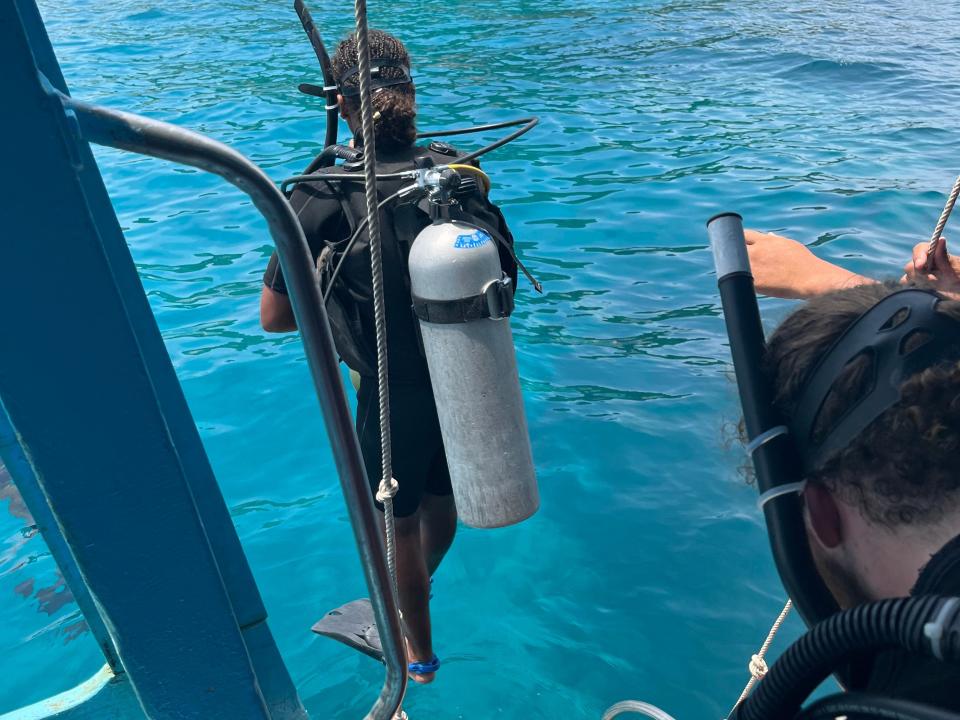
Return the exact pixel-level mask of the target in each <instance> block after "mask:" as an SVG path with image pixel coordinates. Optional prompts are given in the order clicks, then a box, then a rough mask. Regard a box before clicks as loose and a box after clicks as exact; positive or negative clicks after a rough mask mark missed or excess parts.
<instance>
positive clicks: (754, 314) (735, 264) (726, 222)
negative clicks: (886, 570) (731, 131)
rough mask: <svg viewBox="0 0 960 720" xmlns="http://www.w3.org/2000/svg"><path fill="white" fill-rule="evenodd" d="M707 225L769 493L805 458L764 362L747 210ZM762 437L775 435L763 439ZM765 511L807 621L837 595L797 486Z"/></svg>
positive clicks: (761, 480) (763, 485)
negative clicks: (810, 540) (817, 563)
mask: <svg viewBox="0 0 960 720" xmlns="http://www.w3.org/2000/svg"><path fill="white" fill-rule="evenodd" d="M707 232H708V234H709V236H710V246H711V247H712V248H713V256H714V263H715V265H716V269H717V285H718V286H719V288H720V301H721V303H722V305H723V317H724V320H725V321H726V325H727V336H728V338H729V341H730V354H731V355H732V356H733V367H734V371H735V373H736V377H737V388H738V389H739V392H740V405H741V407H742V409H743V419H744V424H745V425H746V430H747V436H748V437H749V438H750V439H751V440H757V442H758V445H757V447H756V448H755V449H754V450H753V453H752V460H753V467H754V470H755V471H756V477H757V485H758V489H759V491H760V493H761V496H763V493H767V492H769V491H771V490H773V489H774V488H778V487H781V486H784V485H790V484H792V483H796V482H798V481H800V480H801V477H800V470H799V467H800V465H799V463H798V462H797V458H796V450H795V449H794V444H793V442H792V440H791V439H790V437H789V435H788V434H787V433H786V432H783V430H781V429H783V420H782V418H781V417H780V416H779V413H778V412H777V410H776V408H775V407H774V405H773V389H772V388H771V386H770V382H769V380H768V378H767V376H766V373H765V372H764V369H763V355H764V352H765V348H766V342H765V340H764V336H763V326H762V325H761V323H760V308H759V307H758V306H757V295H756V292H755V291H754V287H753V275H751V273H750V259H749V257H748V255H747V246H746V240H745V238H744V235H743V222H742V218H741V217H740V216H739V215H737V214H736V213H724V214H722V215H717V216H716V217H713V218H711V219H710V221H709V222H708V223H707ZM764 437H768V438H769V440H767V441H766V442H760V440H761V439H762V438H764ZM763 513H764V517H765V519H766V523H767V533H768V535H769V536H770V547H771V550H772V551H773V558H774V560H775V562H776V565H777V571H778V572H779V573H780V580H781V582H783V586H784V587H785V588H786V590H787V593H788V594H789V595H790V597H791V598H793V602H794V604H795V605H796V606H797V610H798V611H799V612H800V615H801V616H802V617H803V619H804V621H805V622H806V623H807V625H814V624H816V623H818V622H820V621H821V620H824V619H825V618H827V617H829V616H830V615H832V614H833V613H835V612H837V609H838V608H837V604H836V601H835V600H834V599H833V596H832V595H831V594H830V591H829V590H828V589H827V587H826V585H824V583H823V580H822V579H821V578H820V575H819V573H817V570H816V568H815V567H814V564H813V558H812V557H811V555H810V549H809V546H808V545H807V535H806V530H805V529H804V525H803V512H802V508H801V504H800V498H799V496H798V494H797V493H795V492H787V493H785V494H783V495H778V496H776V497H773V498H771V499H769V500H767V501H766V502H765V503H764V507H763Z"/></svg>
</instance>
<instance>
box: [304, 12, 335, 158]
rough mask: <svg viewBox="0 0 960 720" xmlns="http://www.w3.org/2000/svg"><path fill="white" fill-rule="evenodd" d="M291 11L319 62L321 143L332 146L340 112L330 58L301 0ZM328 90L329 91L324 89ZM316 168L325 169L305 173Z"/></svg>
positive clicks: (311, 17)
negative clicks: (323, 105) (323, 109)
mask: <svg viewBox="0 0 960 720" xmlns="http://www.w3.org/2000/svg"><path fill="white" fill-rule="evenodd" d="M293 9H294V10H296V11H297V16H298V17H299V18H300V24H301V25H303V30H304V32H306V33H307V37H308V38H309V39H310V44H311V45H312V46H313V51H314V52H315V53H316V55H317V60H318V61H319V62H320V72H321V73H322V74H323V85H324V88H325V90H324V92H325V93H326V96H325V97H326V100H327V133H326V136H325V138H324V141H323V146H324V147H327V146H329V145H333V144H335V143H336V142H337V126H338V123H339V121H340V110H339V108H338V107H337V90H336V84H337V82H336V80H335V79H334V77H333V64H332V63H331V62H330V56H329V55H328V54H327V48H326V47H324V44H323V38H321V37H320V31H319V30H317V26H316V25H315V24H314V22H313V16H312V15H311V14H310V10H308V9H307V6H306V5H305V4H304V2H303V0H295V2H294V3H293ZM326 88H330V89H326ZM333 160H334V159H333V158H332V157H331V158H329V163H327V164H328V165H332V164H333ZM318 167H326V165H318V166H317V167H313V164H312V163H311V167H310V168H308V169H307V170H306V172H307V173H310V172H313V171H314V170H316V169H317V168H318Z"/></svg>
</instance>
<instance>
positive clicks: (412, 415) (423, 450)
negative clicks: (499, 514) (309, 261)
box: [263, 146, 516, 517]
mask: <svg viewBox="0 0 960 720" xmlns="http://www.w3.org/2000/svg"><path fill="white" fill-rule="evenodd" d="M377 155H378V157H377V172H378V173H380V174H386V173H390V172H397V171H400V170H408V169H410V168H412V167H413V161H414V158H417V157H423V156H429V157H431V158H432V159H433V160H434V162H435V163H436V164H438V165H439V164H444V163H450V162H454V157H452V156H449V155H446V154H442V153H438V152H434V151H432V150H429V149H427V148H423V147H416V146H412V147H410V148H407V149H404V150H401V151H399V152H394V153H384V152H382V151H378V153H377ZM330 171H333V172H343V170H342V168H340V167H337V168H330ZM410 182H411V181H410V180H409V179H404V180H386V181H381V182H378V183H377V192H378V195H379V199H380V200H383V199H384V198H386V197H388V196H389V195H391V194H392V193H394V192H396V191H397V190H398V189H400V188H401V187H403V186H404V185H408V184H410ZM290 204H291V205H292V206H293V209H294V210H295V211H296V212H297V216H298V217H299V219H300V224H301V225H302V226H303V231H304V234H305V235H306V238H307V242H308V243H309V245H310V250H311V252H312V254H313V258H314V260H316V259H317V257H318V256H319V255H320V253H321V251H322V250H323V248H324V247H325V246H326V245H327V244H329V243H330V242H337V241H342V240H345V239H346V238H348V237H349V236H350V234H351V232H352V229H353V226H354V225H355V224H356V223H357V222H358V221H359V220H361V219H362V218H363V217H365V215H366V204H365V198H364V190H363V182H362V173H358V182H357V183H353V182H351V183H343V184H340V183H327V182H322V181H321V182H312V183H301V184H299V185H297V187H296V189H295V190H294V191H293V194H292V195H291V196H290ZM463 207H464V210H466V211H467V212H468V213H470V215H471V216H473V219H474V220H476V221H477V223H478V224H480V225H482V226H484V227H486V228H488V229H490V230H493V231H495V232H497V233H499V235H500V236H501V237H503V238H505V239H506V240H507V241H508V242H510V243H511V244H512V241H513V238H512V237H511V236H510V231H509V229H508V228H507V226H506V222H505V221H504V219H503V215H502V214H501V213H500V211H499V209H498V208H497V207H496V206H495V205H493V204H491V203H490V202H489V201H488V200H486V198H485V197H483V196H482V195H479V194H478V195H477V196H476V197H474V198H472V199H468V200H465V201H464V202H463ZM350 216H352V217H350ZM382 217H383V222H382V223H381V234H382V252H383V268H384V294H385V301H386V311H387V348H388V361H389V362H388V367H389V388H390V432H391V437H392V443H391V459H392V465H393V476H394V477H395V478H396V479H397V481H398V482H399V484H400V491H399V493H398V494H397V496H396V497H395V498H394V513H395V514H396V515H397V517H407V516H409V515H412V514H413V513H415V512H416V511H417V509H418V508H419V506H420V500H421V498H422V497H423V494H424V493H425V492H426V493H430V494H432V495H441V496H442V495H450V494H451V493H452V488H451V485H450V472H449V470H448V468H447V461H446V457H445V454H444V449H443V440H442V438H441V435H440V422H439V419H438V417H437V408H436V405H435V403H434V399H433V391H432V389H431V387H430V376H429V374H428V370H427V364H426V360H425V359H424V357H423V354H422V352H421V348H420V341H419V335H418V333H417V330H416V326H415V324H414V323H415V319H414V316H413V313H412V311H411V298H410V290H409V278H408V276H407V271H406V261H405V257H406V253H408V252H409V245H410V244H411V243H412V242H413V239H414V237H415V236H416V233H417V232H419V230H420V229H421V228H422V227H425V226H426V225H427V224H428V223H429V219H427V218H426V217H424V218H423V219H422V223H421V225H420V226H417V225H415V224H414V225H411V224H410V221H409V217H410V216H409V215H406V216H403V215H401V213H400V212H394V207H393V206H388V207H387V209H386V211H385V212H384V213H383V216H382ZM397 217H406V219H407V224H406V225H402V224H398V223H399V221H397V220H396V218H397ZM407 236H409V237H407ZM361 237H364V238H365V237H366V234H365V233H364V234H363V235H362V236H361ZM358 247H359V248H362V250H361V251H359V252H353V253H351V254H349V255H347V258H346V261H345V262H344V265H343V270H342V271H341V273H340V276H339V279H338V281H337V284H336V287H335V288H334V292H335V297H333V298H331V302H330V303H328V305H327V310H328V312H329V313H330V321H331V322H330V324H331V330H332V331H333V335H334V341H335V342H336V344H337V349H338V350H339V352H340V354H341V356H342V358H343V359H344V361H346V362H347V364H348V365H350V366H351V367H353V368H354V369H355V370H357V371H358V372H359V373H360V376H361V379H360V389H359V391H358V392H357V418H356V421H357V436H358V437H359V439H360V449H361V451H362V453H363V459H364V464H365V465H366V469H367V475H368V476H369V480H370V485H371V489H372V490H373V491H374V493H375V492H376V488H377V486H378V485H379V482H380V476H381V473H382V470H381V467H382V466H381V453H380V421H379V400H378V395H377V378H376V374H375V369H376V358H375V356H372V354H373V349H374V348H375V347H376V338H375V334H374V321H373V297H372V290H371V282H370V253H369V249H368V248H367V246H366V244H365V243H364V244H358ZM505 257H509V256H503V255H502V258H505ZM504 261H505V262H506V260H504ZM514 280H516V277H515V276H514ZM263 281H264V284H265V285H266V286H267V287H269V288H271V289H273V290H275V291H277V292H279V293H283V294H286V286H285V285H284V282H283V276H282V274H281V272H280V266H279V262H278V259H277V255H276V253H274V254H273V257H271V258H270V263H269V265H268V266H267V271H266V273H265V274H264V278H263ZM338 301H339V302H338ZM344 307H346V308H347V312H346V313H345V314H344V315H342V316H338V317H335V315H334V314H335V313H337V312H341V311H342V310H343V308H344ZM348 327H349V328H351V329H352V333H350V332H349V331H348V330H347V328H348ZM348 334H350V335H352V337H348ZM358 344H360V345H363V346H364V347H363V351H362V352H359V353H358V352H357V345H358ZM348 346H352V347H348ZM352 355H353V356H357V355H359V356H364V357H365V362H359V363H358V362H351V359H350V358H351V356H352ZM371 356H372V357H371ZM381 509H382V508H381Z"/></svg>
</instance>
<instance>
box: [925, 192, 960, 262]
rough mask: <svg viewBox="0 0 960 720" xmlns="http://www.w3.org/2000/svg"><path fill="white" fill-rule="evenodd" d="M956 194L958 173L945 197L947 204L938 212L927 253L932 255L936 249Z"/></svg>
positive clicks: (958, 193) (957, 193)
mask: <svg viewBox="0 0 960 720" xmlns="http://www.w3.org/2000/svg"><path fill="white" fill-rule="evenodd" d="M958 196H960V175H958V176H957V180H956V182H954V183H953V189H952V190H951V191H950V197H948V198H947V204H946V205H944V207H943V212H942V213H940V219H939V220H937V228H936V230H934V231H933V236H932V237H931V238H930V243H929V245H928V246H927V255H932V254H933V251H934V250H935V249H936V247H937V240H939V239H940V233H942V232H943V229H944V228H945V227H946V226H947V220H948V219H949V218H950V213H952V212H953V206H954V205H956V203H957V197H958Z"/></svg>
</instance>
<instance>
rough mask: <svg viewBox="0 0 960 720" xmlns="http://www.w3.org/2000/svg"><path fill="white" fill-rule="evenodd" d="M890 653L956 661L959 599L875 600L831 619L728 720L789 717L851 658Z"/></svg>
mask: <svg viewBox="0 0 960 720" xmlns="http://www.w3.org/2000/svg"><path fill="white" fill-rule="evenodd" d="M891 648H902V649H904V650H907V651H909V652H912V653H916V654H919V655H925V656H928V657H935V658H937V659H939V660H944V661H946V662H960V598H953V597H941V596H938V595H926V596H919V597H910V598H897V599H894V600H881V601H880V602H875V603H869V604H866V605H861V606H859V607H856V608H853V609H852V610H846V611H844V612H839V613H837V614H835V615H833V616H832V617H830V618H828V619H827V620H824V621H823V622H821V623H819V624H818V625H816V626H814V627H813V628H812V629H811V630H810V632H808V633H807V634H806V635H804V636H803V637H801V638H800V639H799V640H798V641H797V642H795V643H794V644H793V645H791V646H790V648H789V649H788V650H787V651H786V652H785V653H784V654H783V655H782V656H781V657H780V659H778V660H777V662H776V663H774V665H773V666H772V667H771V668H770V672H768V673H767V675H766V677H764V678H763V680H761V681H760V683H759V684H758V685H757V688H756V690H754V691H753V694H751V695H750V697H748V698H747V699H746V700H744V702H743V704H742V705H741V706H740V707H739V709H738V710H737V712H736V714H735V716H734V717H735V718H736V720H779V719H780V718H792V717H794V715H796V714H797V712H799V710H800V706H801V704H802V703H803V701H804V700H805V699H806V698H807V697H808V696H809V695H810V693H811V692H813V691H814V689H816V687H817V686H818V685H819V684H820V683H821V682H823V681H824V680H825V679H826V678H827V676H829V675H830V673H832V672H833V671H834V670H835V669H836V668H837V667H838V666H840V665H841V664H842V663H843V662H845V661H847V660H849V659H850V658H851V657H852V656H853V655H854V654H857V653H862V652H878V651H882V650H887V649H891Z"/></svg>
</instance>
